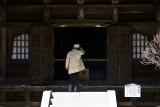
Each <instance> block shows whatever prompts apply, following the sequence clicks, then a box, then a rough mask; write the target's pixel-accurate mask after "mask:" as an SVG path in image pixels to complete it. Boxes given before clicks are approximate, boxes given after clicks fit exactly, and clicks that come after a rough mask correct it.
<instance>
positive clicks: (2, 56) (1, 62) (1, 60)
mask: <svg viewBox="0 0 160 107" xmlns="http://www.w3.org/2000/svg"><path fill="white" fill-rule="evenodd" d="M0 36H1V37H0V39H1V40H0V41H1V42H0V43H1V44H0V47H1V48H0V81H3V80H4V79H5V78H6V57H7V56H6V50H7V43H6V42H7V40H6V39H7V36H6V28H5V27H2V28H1V34H0Z"/></svg>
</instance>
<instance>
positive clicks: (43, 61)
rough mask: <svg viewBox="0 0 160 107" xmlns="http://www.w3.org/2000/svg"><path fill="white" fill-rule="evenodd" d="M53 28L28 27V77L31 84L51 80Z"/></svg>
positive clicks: (52, 70)
mask: <svg viewBox="0 0 160 107" xmlns="http://www.w3.org/2000/svg"><path fill="white" fill-rule="evenodd" d="M53 55H54V29H53V28H52V27H50V26H35V27H33V28H31V29H30V79H31V84H42V85H44V84H50V83H52V82H53V79H54V78H53V75H54V69H53V66H54V65H53V62H54V56H53Z"/></svg>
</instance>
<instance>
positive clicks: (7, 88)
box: [0, 0, 160, 107]
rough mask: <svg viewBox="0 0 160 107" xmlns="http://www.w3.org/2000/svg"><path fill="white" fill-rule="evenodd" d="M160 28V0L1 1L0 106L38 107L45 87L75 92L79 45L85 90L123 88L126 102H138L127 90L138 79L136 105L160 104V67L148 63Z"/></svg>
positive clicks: (123, 102)
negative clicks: (72, 82) (71, 79)
mask: <svg viewBox="0 0 160 107" xmlns="http://www.w3.org/2000/svg"><path fill="white" fill-rule="evenodd" d="M157 32H160V0H0V107H16V105H14V106H13V104H17V105H19V106H17V107H38V106H39V103H40V99H41V93H42V92H43V90H46V89H52V90H55V91H67V81H68V74H67V71H66V70H65V67H64V64H65V58H66V55H67V52H68V51H70V50H71V49H72V46H73V44H75V43H80V44H81V46H82V48H83V49H84V50H85V55H84V56H83V61H84V64H85V66H86V70H85V71H86V72H85V73H84V74H83V73H82V76H81V78H80V79H81V80H82V81H81V82H82V86H81V88H82V90H83V91H86V90H87V91H102V90H103V91H104V90H107V89H115V90H117V95H118V102H119V103H118V104H119V106H122V107H124V106H131V101H130V99H127V98H124V96H123V94H124V90H123V88H124V85H125V84H128V83H137V84H140V85H142V98H140V99H137V102H136V105H137V106H139V107H146V106H150V107H155V106H158V105H159V104H160V86H159V83H160V71H157V70H155V69H154V65H142V64H141V63H140V61H141V59H142V58H143V56H142V52H143V50H144V49H145V47H147V45H148V42H150V41H151V40H152V39H153V34H156V33H157ZM65 83H66V84H65ZM118 92H119V93H118ZM15 101H16V102H15Z"/></svg>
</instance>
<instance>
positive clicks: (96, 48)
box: [55, 27, 107, 80]
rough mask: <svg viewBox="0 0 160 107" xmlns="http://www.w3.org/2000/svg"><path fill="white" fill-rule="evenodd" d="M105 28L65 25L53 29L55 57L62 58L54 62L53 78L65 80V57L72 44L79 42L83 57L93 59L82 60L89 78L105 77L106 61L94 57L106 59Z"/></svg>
mask: <svg viewBox="0 0 160 107" xmlns="http://www.w3.org/2000/svg"><path fill="white" fill-rule="evenodd" d="M106 34H107V32H106V28H84V27H83V28H82V27H67V28H56V29H55V59H64V60H63V61H57V60H56V62H55V79H56V80H67V79H68V74H67V71H66V70H65V68H64V67H65V58H66V55H67V53H68V52H69V51H70V50H72V47H73V44H75V43H80V45H81V47H82V48H83V49H84V51H85V54H84V55H83V56H82V58H83V59H94V61H93V60H90V61H84V64H85V67H86V68H89V71H90V74H89V79H90V80H105V79H106V61H97V60H95V59H102V60H105V59H106V50H107V49H106V47H107V46H106V45H107V43H106Z"/></svg>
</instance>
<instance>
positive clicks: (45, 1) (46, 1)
mask: <svg viewBox="0 0 160 107" xmlns="http://www.w3.org/2000/svg"><path fill="white" fill-rule="evenodd" d="M40 1H41V2H43V4H49V3H50V2H51V0H40Z"/></svg>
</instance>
